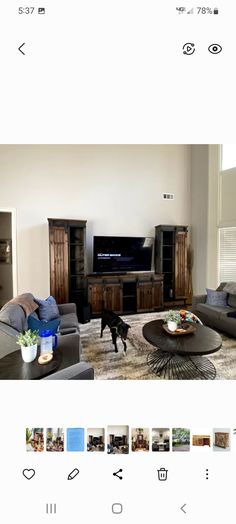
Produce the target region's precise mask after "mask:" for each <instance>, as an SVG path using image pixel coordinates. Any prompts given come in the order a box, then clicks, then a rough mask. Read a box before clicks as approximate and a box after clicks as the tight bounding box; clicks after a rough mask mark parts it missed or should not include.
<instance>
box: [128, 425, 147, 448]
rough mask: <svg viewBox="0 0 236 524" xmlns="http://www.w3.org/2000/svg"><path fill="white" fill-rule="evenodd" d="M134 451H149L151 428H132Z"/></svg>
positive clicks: (132, 446)
mask: <svg viewBox="0 0 236 524" xmlns="http://www.w3.org/2000/svg"><path fill="white" fill-rule="evenodd" d="M131 449H132V451H149V429H148V428H135V429H132V430H131Z"/></svg>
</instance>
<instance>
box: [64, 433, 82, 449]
mask: <svg viewBox="0 0 236 524" xmlns="http://www.w3.org/2000/svg"><path fill="white" fill-rule="evenodd" d="M66 449H67V451H84V428H67V447H66Z"/></svg>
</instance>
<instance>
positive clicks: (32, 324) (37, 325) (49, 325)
mask: <svg viewBox="0 0 236 524" xmlns="http://www.w3.org/2000/svg"><path fill="white" fill-rule="evenodd" d="M59 324H60V319H59V318H55V319H54V320H49V321H48V322H46V321H45V320H39V319H38V318H36V317H35V316H34V315H29V316H28V329H32V331H38V332H39V335H41V333H42V331H45V329H49V330H50V331H51V332H52V335H55V334H56V332H57V330H58V327H59Z"/></svg>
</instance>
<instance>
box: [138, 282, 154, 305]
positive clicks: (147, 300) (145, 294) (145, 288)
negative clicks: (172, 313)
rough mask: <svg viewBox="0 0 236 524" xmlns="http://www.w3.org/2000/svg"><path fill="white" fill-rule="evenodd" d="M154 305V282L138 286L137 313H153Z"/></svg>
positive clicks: (142, 283) (141, 283)
mask: <svg viewBox="0 0 236 524" xmlns="http://www.w3.org/2000/svg"><path fill="white" fill-rule="evenodd" d="M153 304H154V287H153V284H152V282H145V283H144V282H140V283H138V284H137V311H138V313H141V312H143V311H152V310H153Z"/></svg>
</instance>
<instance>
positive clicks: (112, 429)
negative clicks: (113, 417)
mask: <svg viewBox="0 0 236 524" xmlns="http://www.w3.org/2000/svg"><path fill="white" fill-rule="evenodd" d="M109 435H115V436H116V437H123V435H126V436H127V437H128V436H129V426H108V428H107V436H108V437H109Z"/></svg>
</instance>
